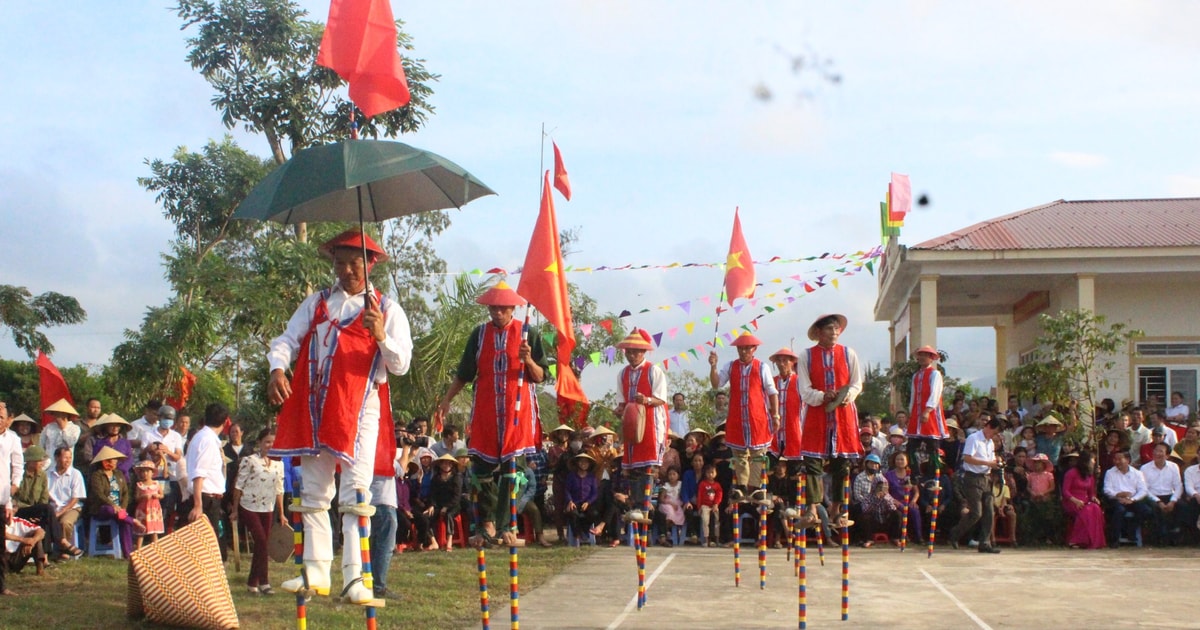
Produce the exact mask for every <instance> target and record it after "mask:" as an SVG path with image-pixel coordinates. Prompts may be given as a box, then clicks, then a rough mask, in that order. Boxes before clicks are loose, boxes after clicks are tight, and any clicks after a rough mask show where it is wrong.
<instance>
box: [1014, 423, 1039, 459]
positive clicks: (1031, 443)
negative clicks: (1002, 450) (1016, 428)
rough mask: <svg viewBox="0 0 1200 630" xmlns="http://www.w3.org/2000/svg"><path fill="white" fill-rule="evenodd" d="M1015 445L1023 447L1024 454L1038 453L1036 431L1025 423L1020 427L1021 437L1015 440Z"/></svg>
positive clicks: (1031, 455)
mask: <svg viewBox="0 0 1200 630" xmlns="http://www.w3.org/2000/svg"><path fill="white" fill-rule="evenodd" d="M1017 446H1020V447H1021V448H1024V449H1025V454H1026V455H1028V456H1029V457H1033V456H1035V455H1037V454H1038V451H1037V432H1036V431H1034V429H1033V427H1032V426H1030V425H1025V427H1024V428H1022V429H1021V439H1020V441H1018V442H1017Z"/></svg>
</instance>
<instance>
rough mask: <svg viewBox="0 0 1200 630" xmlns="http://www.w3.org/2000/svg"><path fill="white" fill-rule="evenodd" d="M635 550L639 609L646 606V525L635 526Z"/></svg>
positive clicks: (635, 524) (638, 524)
mask: <svg viewBox="0 0 1200 630" xmlns="http://www.w3.org/2000/svg"><path fill="white" fill-rule="evenodd" d="M633 549H634V552H635V554H636V556H637V573H638V590H637V607H638V610H641V609H642V607H643V606H645V605H646V525H645V524H643V523H634V524H633Z"/></svg>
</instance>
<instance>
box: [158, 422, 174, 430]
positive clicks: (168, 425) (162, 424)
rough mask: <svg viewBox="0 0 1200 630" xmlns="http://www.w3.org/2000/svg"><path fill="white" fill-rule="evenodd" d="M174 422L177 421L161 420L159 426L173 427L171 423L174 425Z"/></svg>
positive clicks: (163, 427)
mask: <svg viewBox="0 0 1200 630" xmlns="http://www.w3.org/2000/svg"><path fill="white" fill-rule="evenodd" d="M173 424H175V421H174V420H159V421H158V428H160V429H170V428H171V425H173Z"/></svg>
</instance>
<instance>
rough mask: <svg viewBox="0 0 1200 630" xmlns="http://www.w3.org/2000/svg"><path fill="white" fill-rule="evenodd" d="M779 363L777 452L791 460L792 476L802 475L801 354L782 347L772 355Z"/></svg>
mask: <svg viewBox="0 0 1200 630" xmlns="http://www.w3.org/2000/svg"><path fill="white" fill-rule="evenodd" d="M770 359H771V363H774V364H775V372H776V375H775V389H776V390H777V391H778V392H779V416H780V422H779V430H778V431H776V432H775V448H774V451H775V454H776V455H778V456H779V457H780V458H781V459H784V460H786V461H787V463H788V477H796V478H798V477H799V476H800V471H801V470H802V464H803V456H802V455H801V454H800V409H801V408H802V407H803V406H804V401H802V400H800V377H799V376H797V375H796V362H797V361H799V359H800V357H799V356H797V355H796V353H795V352H793V351H792V349H791V348H780V349H779V350H776V351H775V354H772V355H771V357H770Z"/></svg>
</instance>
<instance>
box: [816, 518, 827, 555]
mask: <svg viewBox="0 0 1200 630" xmlns="http://www.w3.org/2000/svg"><path fill="white" fill-rule="evenodd" d="M817 559H819V560H820V561H821V566H825V521H822V520H821V519H820V518H819V513H818V518H817Z"/></svg>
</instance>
